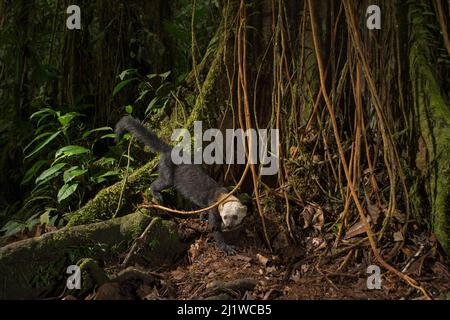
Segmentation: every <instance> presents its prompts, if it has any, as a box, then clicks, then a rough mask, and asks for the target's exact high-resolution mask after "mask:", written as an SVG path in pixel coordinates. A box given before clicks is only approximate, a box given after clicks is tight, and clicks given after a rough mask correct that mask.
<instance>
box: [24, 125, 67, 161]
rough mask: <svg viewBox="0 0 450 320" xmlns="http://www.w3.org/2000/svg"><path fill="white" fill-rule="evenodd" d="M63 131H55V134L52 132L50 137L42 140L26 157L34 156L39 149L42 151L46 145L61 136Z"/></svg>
mask: <svg viewBox="0 0 450 320" xmlns="http://www.w3.org/2000/svg"><path fill="white" fill-rule="evenodd" d="M60 133H61V131H58V132H55V133H54V134H52V135H51V136H50V137H49V138H47V139H46V140H45V141H44V142H42V143H41V144H39V145H38V146H37V147H36V148H35V149H34V150H33V151H32V152H31V153H30V154H28V155H27V156H26V157H25V159H29V158H31V157H32V156H34V155H35V154H36V153H38V152H39V151H41V150H42V149H44V148H45V146H46V145H48V144H49V143H50V142H52V141H53V140H55V139H56V137H57V136H59V135H60Z"/></svg>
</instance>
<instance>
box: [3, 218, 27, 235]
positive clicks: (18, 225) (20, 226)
mask: <svg viewBox="0 0 450 320" xmlns="http://www.w3.org/2000/svg"><path fill="white" fill-rule="evenodd" d="M24 229H25V224H24V223H22V222H17V221H9V222H8V223H7V224H6V225H5V226H4V227H3V228H2V230H0V231H2V232H5V234H4V237H10V236H13V235H15V234H16V233H18V232H20V231H23V230H24Z"/></svg>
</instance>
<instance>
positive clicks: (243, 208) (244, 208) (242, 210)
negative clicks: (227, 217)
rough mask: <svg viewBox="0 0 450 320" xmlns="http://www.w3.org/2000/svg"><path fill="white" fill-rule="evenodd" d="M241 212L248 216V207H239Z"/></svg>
mask: <svg viewBox="0 0 450 320" xmlns="http://www.w3.org/2000/svg"><path fill="white" fill-rule="evenodd" d="M239 211H240V213H241V214H242V215H246V214H247V207H246V206H244V205H241V206H239Z"/></svg>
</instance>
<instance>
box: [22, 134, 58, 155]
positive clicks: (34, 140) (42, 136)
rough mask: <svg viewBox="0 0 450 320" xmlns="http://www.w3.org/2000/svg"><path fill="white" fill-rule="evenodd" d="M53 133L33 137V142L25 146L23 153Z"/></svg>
mask: <svg viewBox="0 0 450 320" xmlns="http://www.w3.org/2000/svg"><path fill="white" fill-rule="evenodd" d="M53 133H54V132H44V133H41V134H39V135H38V136H37V137H35V138H34V139H33V141H31V142H30V143H29V144H27V145H26V146H25V148H24V149H23V152H25V151H27V150H28V149H29V148H30V147H31V146H32V145H33V144H34V143H35V142H36V141H38V140H41V139H42V138H44V137H48V136H50V135H52V134H53Z"/></svg>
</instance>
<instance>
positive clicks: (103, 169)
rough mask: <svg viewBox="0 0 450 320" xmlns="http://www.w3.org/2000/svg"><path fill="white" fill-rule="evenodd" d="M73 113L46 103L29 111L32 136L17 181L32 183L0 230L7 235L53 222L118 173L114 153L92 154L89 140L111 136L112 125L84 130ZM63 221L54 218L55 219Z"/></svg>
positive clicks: (110, 137) (92, 146) (80, 115)
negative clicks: (14, 214) (18, 209)
mask: <svg viewBox="0 0 450 320" xmlns="http://www.w3.org/2000/svg"><path fill="white" fill-rule="evenodd" d="M83 118H84V117H83V115H82V114H80V113H77V112H62V111H57V110H54V109H52V108H50V107H46V108H43V109H41V110H39V111H37V112H35V113H34V114H33V115H32V116H31V117H30V119H31V120H32V121H34V122H35V123H36V128H35V130H34V137H33V138H32V140H31V142H30V143H29V144H28V145H27V146H26V147H25V148H24V156H25V157H24V158H25V159H26V163H27V164H28V167H29V168H28V170H27V171H26V173H25V175H24V178H23V180H22V185H24V186H27V185H30V186H34V187H33V189H32V191H31V193H30V195H29V196H28V197H27V199H26V200H25V203H24V206H23V208H22V210H21V214H20V216H21V219H15V220H11V221H9V222H8V223H7V224H6V225H5V226H4V227H3V228H2V230H0V232H2V233H3V234H4V236H10V235H13V234H15V233H17V232H20V231H23V230H31V229H32V228H33V227H34V226H36V225H37V224H47V225H53V224H54V223H55V222H57V220H60V219H59V218H60V217H61V214H63V213H65V212H67V211H71V210H76V209H78V208H79V206H81V205H82V204H83V203H85V202H86V200H87V199H89V197H90V196H92V194H93V193H94V192H96V191H98V190H99V189H100V188H101V187H102V186H104V185H105V184H108V183H111V182H113V181H116V180H117V179H118V177H119V175H120V170H119V167H118V160H117V159H118V158H119V157H120V154H119V153H114V150H112V151H110V152H109V153H110V154H109V155H108V156H105V157H97V156H96V155H95V154H94V147H95V144H96V143H98V142H100V141H102V140H108V139H112V138H114V137H115V135H114V134H113V133H112V128H110V127H101V128H96V129H92V130H88V129H85V128H84V126H83V124H82V122H81V120H82V119H83ZM61 223H63V221H60V222H59V224H61Z"/></svg>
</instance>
